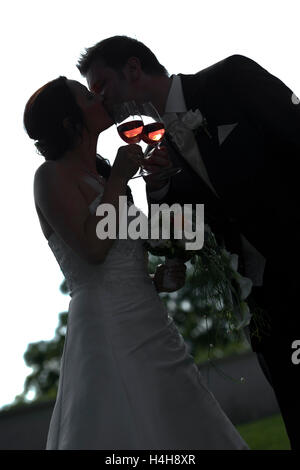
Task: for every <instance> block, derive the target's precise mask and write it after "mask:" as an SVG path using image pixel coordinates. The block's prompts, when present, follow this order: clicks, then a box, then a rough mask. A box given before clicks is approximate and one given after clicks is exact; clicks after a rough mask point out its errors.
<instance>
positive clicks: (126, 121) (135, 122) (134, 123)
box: [113, 101, 144, 144]
mask: <svg viewBox="0 0 300 470" xmlns="http://www.w3.org/2000/svg"><path fill="white" fill-rule="evenodd" d="M113 115H114V120H115V124H116V126H117V130H118V133H119V136H120V137H121V139H123V140H124V141H125V142H126V143H127V144H138V143H139V142H140V140H141V137H142V132H143V127H144V123H143V120H142V117H141V115H140V111H139V108H138V106H137V104H136V103H135V101H126V102H125V103H121V104H116V105H115V106H114V107H113Z"/></svg>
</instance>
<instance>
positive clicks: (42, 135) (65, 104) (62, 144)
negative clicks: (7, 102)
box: [23, 76, 84, 160]
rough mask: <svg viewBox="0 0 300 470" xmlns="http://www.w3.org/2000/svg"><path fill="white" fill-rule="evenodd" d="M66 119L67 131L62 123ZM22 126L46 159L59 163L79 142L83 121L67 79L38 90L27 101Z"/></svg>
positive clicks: (54, 81) (60, 78) (56, 81)
mask: <svg viewBox="0 0 300 470" xmlns="http://www.w3.org/2000/svg"><path fill="white" fill-rule="evenodd" d="M66 118H67V119H68V124H69V126H68V128H66V127H65V125H64V120H65V119H66ZM23 122H24V127H25V129H26V132H27V134H28V135H29V137H30V138H31V139H34V140H35V141H36V142H35V146H36V148H37V149H38V152H39V153H40V154H41V155H43V156H44V157H45V159H46V160H58V159H59V158H60V157H61V156H62V155H63V154H64V153H65V152H66V151H67V150H71V149H72V148H73V147H74V146H75V145H76V144H77V142H78V138H80V136H81V132H82V130H83V127H84V118H83V114H82V112H81V109H80V107H79V105H78V104H77V102H76V99H75V96H74V95H73V93H72V91H71V89H70V88H69V87H68V85H67V78H66V77H63V76H61V77H59V78H56V79H55V80H52V81H51V82H48V83H46V85H44V86H42V87H41V88H39V89H38V90H37V91H36V92H35V93H34V94H33V95H32V96H31V98H30V99H29V100H28V102H27V104H26V106H25V111H24V119H23Z"/></svg>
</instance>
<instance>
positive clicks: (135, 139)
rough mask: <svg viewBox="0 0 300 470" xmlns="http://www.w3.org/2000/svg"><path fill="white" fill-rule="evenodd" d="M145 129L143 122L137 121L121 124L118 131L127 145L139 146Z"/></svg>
mask: <svg viewBox="0 0 300 470" xmlns="http://www.w3.org/2000/svg"><path fill="white" fill-rule="evenodd" d="M143 127H144V124H143V121H141V120H138V119H136V120H134V121H128V122H124V123H123V124H120V125H119V126H118V127H117V129H118V133H119V136H120V137H121V139H123V140H124V141H125V142H126V143H127V144H137V143H139V142H140V140H141V137H142V132H143Z"/></svg>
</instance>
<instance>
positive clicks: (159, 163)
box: [143, 147, 173, 192]
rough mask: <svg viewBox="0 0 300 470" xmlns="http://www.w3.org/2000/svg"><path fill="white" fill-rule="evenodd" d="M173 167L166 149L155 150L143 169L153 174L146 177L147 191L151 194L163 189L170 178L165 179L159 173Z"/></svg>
mask: <svg viewBox="0 0 300 470" xmlns="http://www.w3.org/2000/svg"><path fill="white" fill-rule="evenodd" d="M172 166H173V165H172V162H171V160H170V157H169V154H168V152H167V149H166V147H161V148H159V149H158V148H156V149H155V150H153V152H152V154H151V156H150V157H149V158H147V159H146V160H145V161H143V167H144V168H145V169H146V170H148V171H151V173H152V174H151V175H148V176H144V180H145V183H146V185H147V190H148V191H150V192H151V191H156V190H157V189H161V188H163V187H164V186H165V184H166V183H167V182H168V180H169V177H168V176H167V177H165V178H163V177H162V176H160V175H159V173H160V172H161V171H162V170H165V169H166V168H172Z"/></svg>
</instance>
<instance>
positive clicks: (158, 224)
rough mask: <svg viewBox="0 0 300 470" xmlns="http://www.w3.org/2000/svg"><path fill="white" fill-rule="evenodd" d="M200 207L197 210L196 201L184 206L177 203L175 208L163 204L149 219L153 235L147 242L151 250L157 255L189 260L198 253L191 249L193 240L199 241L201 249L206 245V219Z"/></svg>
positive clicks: (150, 231)
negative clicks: (194, 203) (204, 243)
mask: <svg viewBox="0 0 300 470" xmlns="http://www.w3.org/2000/svg"><path fill="white" fill-rule="evenodd" d="M199 206H200V205H199ZM200 209H201V208H200ZM200 209H199V212H198V213H196V211H195V210H193V209H192V204H185V206H184V207H182V206H180V205H179V204H173V206H171V208H169V207H168V206H167V207H161V206H160V207H159V210H158V211H157V212H156V213H154V214H151V218H150V219H149V233H151V236H150V238H149V239H148V240H147V241H146V242H145V246H146V248H147V249H148V251H149V252H150V253H152V254H153V255H156V256H165V257H166V258H177V259H181V260H184V261H187V260H189V259H190V258H191V257H192V256H193V255H194V253H195V252H196V250H192V249H190V245H191V242H192V241H195V240H196V241H197V243H195V245H196V246H197V247H198V249H200V248H201V247H202V246H203V241H204V231H203V227H204V222H203V211H201V210H200Z"/></svg>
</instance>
